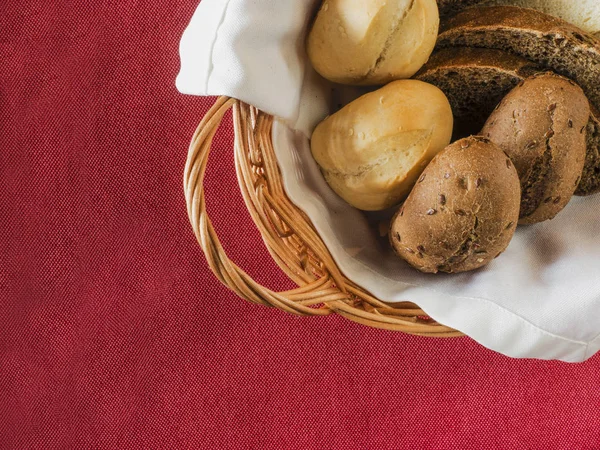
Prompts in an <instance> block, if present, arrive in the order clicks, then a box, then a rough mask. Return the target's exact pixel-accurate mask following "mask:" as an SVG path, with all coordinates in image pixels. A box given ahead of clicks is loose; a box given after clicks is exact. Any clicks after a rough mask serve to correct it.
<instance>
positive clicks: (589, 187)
mask: <svg viewBox="0 0 600 450" xmlns="http://www.w3.org/2000/svg"><path fill="white" fill-rule="evenodd" d="M540 72H544V70H542V69H540V68H539V67H538V66H537V65H535V64H534V63H532V62H531V61H529V60H527V59H524V58H522V57H520V56H517V55H513V54H510V53H507V52H503V51H501V50H495V49H487V48H475V47H448V48H444V49H440V50H438V51H436V52H435V53H434V54H433V55H432V56H431V58H430V59H429V61H428V62H427V64H426V65H425V66H424V67H423V68H422V69H421V70H420V71H419V73H418V74H417V75H416V76H415V78H416V79H418V80H421V81H425V82H426V83H431V84H433V85H435V86H437V87H439V88H440V89H441V90H442V91H443V92H444V94H446V96H447V97H448V100H449V101H450V105H451V106H452V113H453V115H454V135H453V139H460V138H463V137H465V136H469V135H471V134H477V133H479V131H481V128H482V127H483V124H484V123H485V121H486V120H487V118H488V117H489V115H490V114H491V113H492V111H493V109H494V108H495V107H496V106H497V105H498V103H500V100H502V98H504V96H505V95H506V94H508V93H509V92H510V91H511V90H512V89H513V88H514V87H516V86H517V85H518V84H519V83H520V82H521V81H523V80H524V79H526V78H529V77H530V76H532V75H535V74H536V73H540ZM586 141H587V144H586V147H587V151H586V161H585V165H584V167H583V173H582V175H581V181H580V182H579V186H578V187H577V190H576V191H575V195H591V194H595V193H598V192H600V113H599V112H598V111H597V110H596V109H595V108H593V109H592V113H591V114H590V118H589V120H588V125H587V131H586Z"/></svg>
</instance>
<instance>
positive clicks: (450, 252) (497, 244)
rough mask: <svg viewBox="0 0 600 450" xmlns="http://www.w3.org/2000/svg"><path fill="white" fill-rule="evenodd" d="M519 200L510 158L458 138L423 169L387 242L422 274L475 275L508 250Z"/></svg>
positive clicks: (477, 140) (476, 140) (480, 142)
mask: <svg viewBox="0 0 600 450" xmlns="http://www.w3.org/2000/svg"><path fill="white" fill-rule="evenodd" d="M520 199H521V188H520V186H519V177H518V175H517V171H516V170H515V167H514V165H513V164H512V163H511V162H510V159H508V156H506V154H505V153H504V152H503V151H502V150H500V148H499V147H498V146H497V145H495V144H493V143H491V142H490V141H489V140H488V139H485V138H482V137H478V136H474V137H469V138H465V139H461V140H460V141H457V142H455V143H453V144H452V145H449V146H448V147H446V149H444V150H443V151H442V152H441V153H440V154H439V155H437V156H436V157H435V158H434V159H433V161H432V162H431V164H429V166H428V167H427V169H425V171H424V172H423V174H422V175H421V177H420V178H419V182H418V183H417V184H416V186H415V187H414V189H413V190H412V192H411V193H410V195H409V196H408V199H407V200H406V202H404V205H402V208H401V209H400V211H399V212H398V213H397V214H396V216H395V217H394V219H393V220H392V224H391V229H390V235H389V236H390V242H391V244H392V247H393V248H394V250H395V251H396V253H397V254H398V255H399V256H400V257H402V258H403V259H404V260H406V261H407V262H408V263H409V264H410V265H412V266H413V267H415V268H416V269H418V270H420V271H422V272H427V273H437V272H448V273H457V272H465V271H468V270H474V269H477V268H479V267H482V266H484V265H486V264H488V263H489V262H490V261H492V260H493V259H494V258H496V257H497V256H499V255H500V253H502V252H503V251H504V250H505V249H506V247H508V244H509V243H510V241H511V239H512V237H513V235H514V232H515V229H516V227H517V221H518V219H519V203H520Z"/></svg>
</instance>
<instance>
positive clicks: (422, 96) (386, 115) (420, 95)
mask: <svg viewBox="0 0 600 450" xmlns="http://www.w3.org/2000/svg"><path fill="white" fill-rule="evenodd" d="M452 122H453V120H452V111H451V109H450V104H449V103H448V99H447V98H446V96H445V95H444V93H443V92H442V91H440V90H439V89H438V88H436V87H435V86H433V85H431V84H427V83H424V82H422V81H417V80H400V81H395V82H393V83H390V84H388V85H387V86H385V87H383V88H381V89H379V90H377V91H374V92H371V93H369V94H366V95H363V96H362V97H360V98H358V99H357V100H355V101H353V102H352V103H350V104H349V105H347V106H345V107H344V108H342V109H341V110H340V111H338V112H337V113H335V114H333V115H332V116H329V117H328V118H327V119H325V120H324V121H323V122H321V123H320V124H319V125H318V126H317V128H316V129H315V132H314V133H313V136H312V140H311V150H312V154H313V156H314V158H315V160H316V161H317V163H318V164H319V166H320V167H321V170H322V172H323V175H324V176H325V179H326V180H327V182H328V183H329V185H330V186H331V188H332V189H333V190H334V191H335V192H336V193H337V194H338V195H339V196H340V197H342V198H343V199H344V200H346V201H347V202H348V203H350V204H351V205H352V206H354V207H356V208H358V209H362V210H369V211H375V210H382V209H386V208H389V207H391V206H394V205H396V204H398V203H399V202H400V201H402V200H403V199H404V198H405V197H406V195H408V193H409V192H410V189H411V188H412V186H413V185H414V183H415V182H416V180H417V178H418V177H419V175H420V174H421V172H422V171H423V169H424V168H425V166H426V165H427V164H428V163H429V161H431V159H432V158H433V157H434V156H435V155H436V154H437V153H438V152H439V151H441V150H442V149H443V148H444V147H445V146H446V145H448V143H449V142H450V138H451V136H452V125H453V123H452Z"/></svg>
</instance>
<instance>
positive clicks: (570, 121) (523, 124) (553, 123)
mask: <svg viewBox="0 0 600 450" xmlns="http://www.w3.org/2000/svg"><path fill="white" fill-rule="evenodd" d="M589 117H590V107H589V102H588V100H587V98H586V97H585V95H584V93H583V91H582V90H581V88H580V87H579V86H577V85H576V84H575V83H573V82H572V81H571V80H567V79H566V78H563V77H560V76H558V75H555V74H551V73H548V74H542V75H536V76H534V77H531V78H528V79H527V80H525V81H524V82H522V83H521V84H520V85H519V86H517V87H516V88H514V89H513V90H512V91H510V93H509V94H508V95H507V96H506V97H505V98H504V100H502V102H501V103H500V105H499V106H498V108H497V109H496V110H495V111H494V112H493V113H492V115H491V116H490V117H489V119H488V121H487V122H486V124H485V125H484V127H483V130H482V131H481V134H482V135H484V136H486V137H488V138H490V139H491V140H492V141H493V142H494V143H496V144H498V145H499V146H500V148H502V150H504V151H505V152H506V153H507V154H508V156H509V157H510V158H511V160H512V162H513V164H514V165H515V167H516V168H517V172H518V173H519V177H520V179H521V188H522V191H523V197H522V199H521V214H520V222H519V223H521V224H533V223H538V222H543V221H544V220H548V219H552V218H554V217H555V216H556V215H557V214H558V213H559V212H560V211H561V210H562V209H563V208H564V207H565V206H566V205H567V203H569V201H570V200H571V197H572V196H573V193H574V192H575V189H576V188H577V186H578V184H579V181H580V180H581V174H582V170H583V165H584V163H585V156H586V136H585V131H586V128H587V123H588V119H589Z"/></svg>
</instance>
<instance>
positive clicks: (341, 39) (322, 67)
mask: <svg viewBox="0 0 600 450" xmlns="http://www.w3.org/2000/svg"><path fill="white" fill-rule="evenodd" d="M438 26H439V16H438V9H437V4H436V0H325V1H324V2H323V5H322V6H321V9H320V10H319V12H318V13H317V17H316V19H315V22H314V24H313V26H312V28H311V30H310V32H309V34H308V40H307V52H308V57H309V58H310V60H311V62H312V64H313V66H314V68H315V69H316V71H317V72H319V73H320V74H321V75H322V76H323V77H325V78H327V79H328V80H331V81H334V82H336V83H342V84H353V85H377V84H385V83H388V82H390V81H393V80H397V79H402V78H410V77H411V76H412V75H414V74H415V73H416V72H417V70H419V68H420V67H421V66H422V65H423V64H425V63H426V62H427V59H428V58H429V55H430V54H431V52H432V50H433V47H434V46H435V41H436V38H437V33H438Z"/></svg>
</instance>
